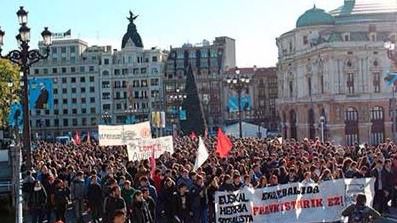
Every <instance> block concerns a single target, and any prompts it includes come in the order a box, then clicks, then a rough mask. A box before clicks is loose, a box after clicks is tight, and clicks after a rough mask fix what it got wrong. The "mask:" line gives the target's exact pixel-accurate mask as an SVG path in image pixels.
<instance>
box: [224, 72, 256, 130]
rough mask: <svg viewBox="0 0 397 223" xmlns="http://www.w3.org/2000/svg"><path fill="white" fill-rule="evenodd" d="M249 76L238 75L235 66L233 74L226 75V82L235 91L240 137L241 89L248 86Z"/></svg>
mask: <svg viewBox="0 0 397 223" xmlns="http://www.w3.org/2000/svg"><path fill="white" fill-rule="evenodd" d="M250 81H251V80H250V78H249V77H247V76H245V75H240V70H239V69H238V68H237V67H236V68H235V76H234V77H228V78H227V79H226V83H227V85H228V86H229V88H230V89H232V90H234V91H236V92H237V103H238V121H239V133H240V134H239V135H240V138H242V137H243V128H242V119H243V117H242V108H241V94H242V92H243V90H245V89H246V88H247V87H249V84H250Z"/></svg>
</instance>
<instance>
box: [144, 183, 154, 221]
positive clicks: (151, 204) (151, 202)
mask: <svg viewBox="0 0 397 223" xmlns="http://www.w3.org/2000/svg"><path fill="white" fill-rule="evenodd" d="M142 194H143V199H144V201H145V202H146V204H147V205H148V208H149V212H150V215H151V217H152V219H153V222H156V202H155V201H154V200H153V198H152V197H151V196H150V193H149V190H148V188H146V187H145V188H142Z"/></svg>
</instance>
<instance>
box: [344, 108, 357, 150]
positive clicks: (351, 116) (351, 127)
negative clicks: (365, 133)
mask: <svg viewBox="0 0 397 223" xmlns="http://www.w3.org/2000/svg"><path fill="white" fill-rule="evenodd" d="M345 137H346V144H347V145H353V144H354V143H356V142H359V131H358V111H357V109H356V108H354V107H349V108H347V109H346V110H345Z"/></svg>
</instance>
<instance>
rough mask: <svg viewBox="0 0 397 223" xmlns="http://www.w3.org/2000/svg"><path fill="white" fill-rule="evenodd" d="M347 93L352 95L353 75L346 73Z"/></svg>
mask: <svg viewBox="0 0 397 223" xmlns="http://www.w3.org/2000/svg"><path fill="white" fill-rule="evenodd" d="M346 84H347V92H348V93H349V94H354V73H347V81H346Z"/></svg>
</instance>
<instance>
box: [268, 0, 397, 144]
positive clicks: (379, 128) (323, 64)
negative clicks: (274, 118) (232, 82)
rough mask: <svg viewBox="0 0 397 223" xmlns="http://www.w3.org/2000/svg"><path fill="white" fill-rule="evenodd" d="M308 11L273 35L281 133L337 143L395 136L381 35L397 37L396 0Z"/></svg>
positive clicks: (362, 0)
mask: <svg viewBox="0 0 397 223" xmlns="http://www.w3.org/2000/svg"><path fill="white" fill-rule="evenodd" d="M341 4H343V5H342V6H341V7H339V8H337V9H335V10H332V11H329V12H326V11H324V10H322V9H319V8H316V7H315V6H314V7H313V8H312V9H309V10H307V11H306V12H305V13H304V14H303V15H302V16H300V17H299V18H298V20H297V22H296V28H295V29H293V30H291V31H289V32H287V33H284V34H282V35H281V36H280V37H279V38H277V40H276V43H277V46H278V64H277V76H278V91H279V92H278V94H279V99H278V100H277V110H278V111H279V116H280V118H281V127H282V133H283V135H284V137H290V138H296V139H303V138H305V137H308V138H314V137H316V136H320V135H321V130H322V128H321V127H320V126H321V125H320V117H321V116H323V117H324V128H323V130H324V135H325V139H326V140H330V141H334V142H335V143H339V144H348V145H351V144H354V143H355V142H358V143H364V142H369V143H371V144H378V143H381V142H383V141H384V140H385V138H387V137H390V138H391V137H392V135H393V134H392V114H393V113H392V112H391V111H392V110H391V103H390V102H391V99H392V97H393V96H394V95H393V92H392V88H391V87H388V86H387V84H385V83H384V74H385V73H386V72H387V71H388V70H389V69H390V65H391V62H390V61H389V59H388V56H387V51H386V49H385V48H384V42H385V41H387V40H392V41H395V39H396V34H397V26H396V18H397V2H395V1H387V0H376V1H374V0H345V1H344V2H341Z"/></svg>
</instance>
